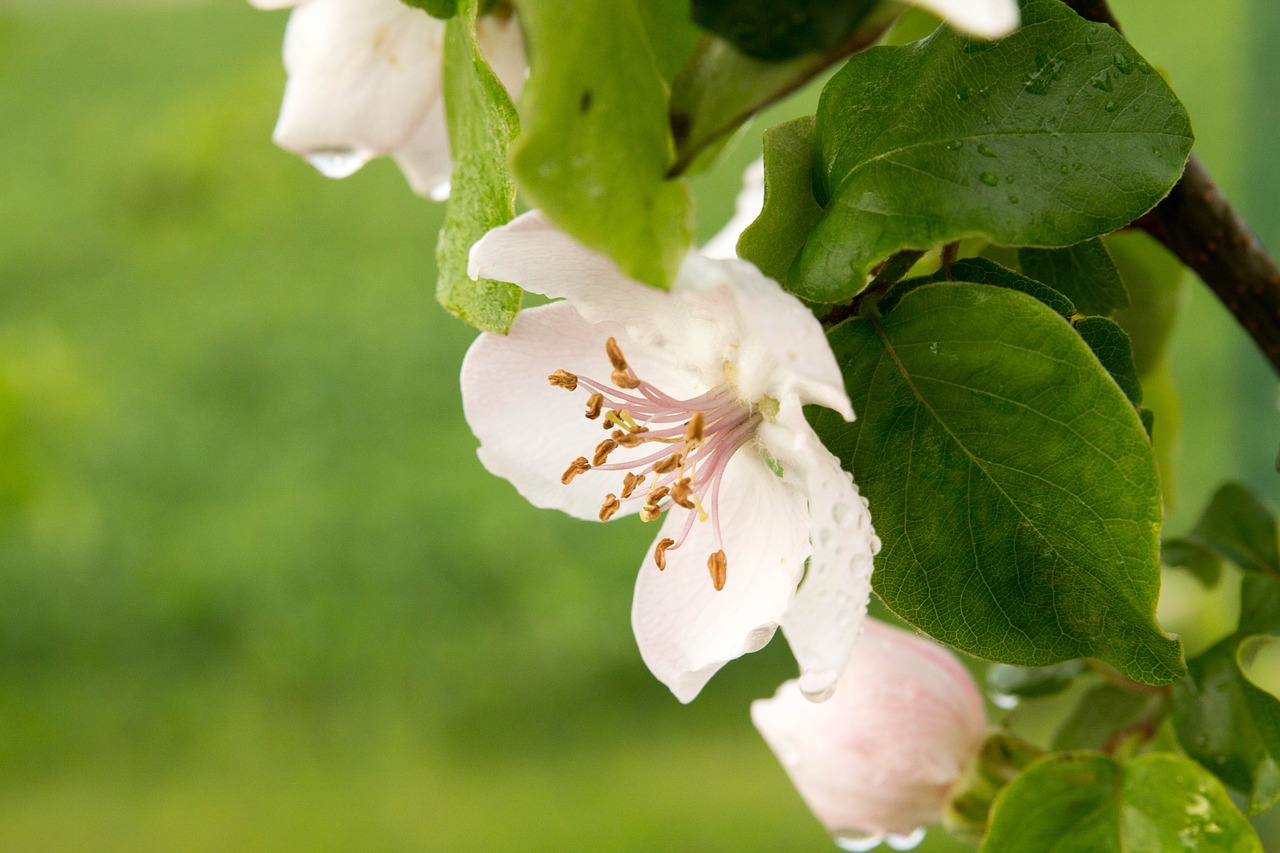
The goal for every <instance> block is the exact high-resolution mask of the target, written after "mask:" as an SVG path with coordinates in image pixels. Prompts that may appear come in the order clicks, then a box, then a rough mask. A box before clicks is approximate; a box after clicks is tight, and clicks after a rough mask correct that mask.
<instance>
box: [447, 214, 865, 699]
mask: <svg viewBox="0 0 1280 853" xmlns="http://www.w3.org/2000/svg"><path fill="white" fill-rule="evenodd" d="M470 272H471V275H472V276H476V277H479V276H483V277H485V278H492V279H498V280H502V281H513V282H516V283H517V284H519V285H520V286H521V287H523V288H524V289H525V290H529V291H532V292H534V293H540V294H544V295H546V296H549V297H554V298H558V299H559V300H560V301H557V302H553V303H552V304H550V305H545V306H541V307H537V308H531V309H528V310H526V311H523V312H521V314H520V315H519V316H518V317H517V318H516V320H515V323H514V324H513V325H512V327H511V330H510V333H509V334H508V335H506V336H501V335H493V334H482V335H481V336H480V337H479V338H478V339H477V340H476V342H475V343H474V344H473V345H472V347H471V349H470V350H469V351H468V353H467V356H466V359H465V360H464V362H463V366H462V399H463V408H464V411H465V413H466V417H467V422H468V423H469V424H470V425H471V428H472V430H473V431H474V432H475V433H476V435H477V436H478V437H479V439H480V442H481V446H480V449H479V456H480V459H481V461H482V462H483V463H484V465H485V467H486V468H488V469H489V470H490V471H491V472H493V473H494V474H497V475H498V476H501V477H505V478H506V479H508V480H510V481H511V482H512V484H513V485H515V487H516V489H517V490H519V492H520V493H521V494H522V495H523V496H524V497H525V498H527V499H528V500H529V501H530V502H532V503H533V504H535V505H537V506H539V507H546V508H556V509H561V510H563V511H565V512H567V513H569V514H570V515H573V516H576V517H578V518H584V519H597V518H598V519H600V520H602V521H608V520H609V519H611V518H615V517H620V516H623V515H628V514H633V513H635V514H639V515H640V518H641V520H642V521H657V520H658V519H660V518H662V517H663V516H665V519H663V521H662V526H661V529H660V531H659V532H658V535H657V538H656V541H655V542H654V545H653V546H652V547H651V548H650V550H649V553H648V555H647V557H646V558H645V560H644V561H643V563H642V565H641V568H640V574H639V577H638V579H637V581H636V590H635V599H634V604H633V608H632V626H633V628H634V630H635V634H636V640H637V643H638V645H639V647H640V652H641V655H642V657H643V658H644V660H645V662H646V664H648V666H649V668H650V669H651V670H652V671H653V673H654V674H655V675H656V676H657V677H658V678H659V679H660V680H661V681H663V682H664V683H665V684H667V685H668V686H669V687H670V688H671V690H672V692H673V693H674V694H675V695H676V697H677V698H678V699H680V701H682V702H688V701H690V700H691V699H693V698H694V696H696V695H697V694H698V692H699V691H700V690H701V689H702V687H703V685H704V684H705V683H706V682H707V681H708V680H709V679H710V678H711V676H712V675H713V674H714V673H715V672H716V671H717V670H718V669H719V668H720V667H721V666H722V665H723V664H724V663H726V662H727V661H729V660H732V659H734V658H737V657H739V656H741V655H743V654H745V653H747V652H751V651H755V650H757V649H759V648H761V647H762V646H764V645H765V644H766V643H767V642H768V641H769V639H770V638H771V637H772V636H773V634H774V631H775V630H776V628H777V627H778V626H779V625H781V627H782V629H783V632H784V633H785V634H786V636H787V639H788V641H789V642H790V644H791V646H792V650H793V652H794V654H795V656H796V658H797V661H798V662H799V664H800V667H801V671H802V678H801V680H802V683H803V684H804V686H805V689H806V691H807V692H808V693H809V694H810V696H811V697H812V698H815V699H821V698H825V697H826V696H827V695H829V694H830V691H831V690H832V689H834V684H835V679H836V676H837V674H838V673H839V672H840V671H841V670H842V669H843V667H844V663H845V660H846V659H847V656H848V654H849V649H850V648H851V647H852V645H853V642H854V640H855V639H856V637H857V633H858V630H859V626H860V624H861V622H862V618H863V615H864V613H865V611H866V604H867V599H868V596H869V592H870V575H871V566H872V556H873V555H874V553H875V552H876V551H877V550H878V549H879V540H878V539H876V537H875V533H874V532H873V531H872V529H871V521H870V516H869V514H868V512H867V505H866V501H865V500H864V499H863V498H861V497H860V496H859V495H858V491H857V488H856V487H855V486H854V484H853V481H852V478H851V477H850V476H849V475H848V474H847V473H845V472H844V471H843V470H842V469H841V467H840V462H839V460H837V459H836V458H835V457H834V456H832V455H831V454H830V453H829V452H828V451H827V450H826V448H824V447H823V445H822V443H821V442H820V441H819V440H818V437H817V435H816V434H815V433H814V431H813V429H812V428H811V427H810V426H809V424H808V422H807V421H806V420H805V417H804V414H803V412H802V410H801V406H802V404H805V403H817V404H820V405H823V406H826V407H828V408H831V409H834V410H836V411H837V412H839V413H840V414H841V415H843V416H844V417H845V418H846V419H848V420H851V419H852V418H853V409H852V407H851V405H850V402H849V397H848V394H847V393H846V392H845V389H844V383H843V381H842V378H841V375H840V371H839V368H838V367H837V365H836V361H835V357H834V356H833V355H832V353H831V349H830V347H829V346H828V344H827V340H826V337H825V335H824V334H823V331H822V328H821V326H820V325H819V323H818V322H817V320H815V319H814V317H813V315H812V314H811V313H810V312H809V311H808V310H807V309H806V308H805V307H804V306H803V305H802V304H801V303H800V302H799V301H798V300H796V299H795V298H794V297H792V296H791V295H789V294H787V293H786V292H784V291H783V290H782V288H781V287H780V286H779V285H778V284H777V283H776V282H774V281H772V280H770V279H768V278H766V277H764V276H763V275H762V274H761V273H760V272H759V271H758V270H757V269H756V268H755V267H754V266H752V265H750V264H747V263H744V262H741V261H717V260H712V259H709V258H705V257H702V256H701V255H698V254H696V253H690V254H689V255H688V257H687V258H686V260H685V262H684V264H683V266H682V268H681V270H680V273H679V275H678V277H677V280H676V282H675V285H674V286H673V288H672V289H671V291H670V292H664V291H660V290H656V289H654V288H651V287H648V286H646V285H643V284H640V283H639V282H636V281H634V280H631V279H629V278H627V277H626V276H625V275H623V274H622V273H621V272H620V271H619V270H618V268H617V266H615V265H614V263H613V262H612V261H611V260H610V259H608V258H606V257H605V256H603V255H600V254H597V253H595V252H593V251H591V250H589V249H587V248H586V247H584V246H582V245H581V244H579V243H577V242H576V241H574V240H573V239H572V238H570V237H568V236H567V235H565V234H563V233H562V232H560V231H558V230H556V229H555V228H554V227H552V226H551V225H550V224H549V223H547V221H546V220H545V219H544V218H543V217H542V216H541V215H540V214H539V213H537V212H532V213H528V214H525V215H523V216H520V217H518V218H517V219H515V220H514V221H512V222H511V223H509V224H508V225H505V226H503V227H501V228H497V229H495V230H493V231H490V232H489V233H488V234H487V235H486V236H485V237H484V238H483V239H481V240H480V242H479V243H477V244H476V245H475V247H474V248H473V249H472V251H471V269H470ZM602 427H603V430H602ZM806 559H808V561H809V563H808V570H807V572H806V569H805V561H806ZM802 576H804V578H805V579H804V583H803V584H802V585H800V587H799V590H798V591H797V585H798V584H800V581H801V577H802Z"/></svg>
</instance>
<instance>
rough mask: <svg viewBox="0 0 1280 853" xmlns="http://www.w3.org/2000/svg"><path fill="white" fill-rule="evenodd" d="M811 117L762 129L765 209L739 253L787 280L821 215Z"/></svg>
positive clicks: (776, 277)
mask: <svg viewBox="0 0 1280 853" xmlns="http://www.w3.org/2000/svg"><path fill="white" fill-rule="evenodd" d="M812 168H813V116H804V117H802V118H798V119H795V120H794V121H789V122H787V123H785V124H780V125H777V126H776V127H771V128H769V129H768V130H766V131H765V132H764V208H763V209H762V210H761V211H760V215H759V216H758V217H757V218H756V221H755V222H752V223H751V224H750V225H749V226H747V228H746V230H744V231H743V232H742V236H740V237H739V238H738V255H739V256H741V257H743V258H746V259H747V260H748V261H751V262H752V263H753V264H755V265H756V266H757V267H759V268H760V271H761V272H762V273H764V274H765V275H767V276H769V277H770V278H772V279H774V280H775V281H778V282H785V281H786V277H787V270H788V268H790V266H791V262H792V261H793V260H795V256H796V254H797V253H798V252H799V251H800V247H801V246H803V245H804V238H805V236H806V235H807V234H808V233H809V229H810V228H812V227H813V224H814V223H815V222H817V221H818V217H820V216H821V215H822V208H820V207H818V203H817V202H816V201H814V200H813V183H812V181H811V179H810V175H811V174H812Z"/></svg>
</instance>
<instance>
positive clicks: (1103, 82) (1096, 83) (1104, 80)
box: [1089, 69, 1116, 92]
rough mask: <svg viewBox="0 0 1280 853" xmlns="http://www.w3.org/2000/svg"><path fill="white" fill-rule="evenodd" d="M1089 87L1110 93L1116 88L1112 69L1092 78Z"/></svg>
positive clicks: (1100, 72)
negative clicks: (1112, 77)
mask: <svg viewBox="0 0 1280 853" xmlns="http://www.w3.org/2000/svg"><path fill="white" fill-rule="evenodd" d="M1089 85H1090V86H1092V87H1093V88H1095V89H1097V90H1098V91H1099V92H1110V91H1111V90H1112V89H1114V88H1115V87H1116V84H1115V82H1113V81H1112V79H1111V69H1107V70H1106V71H1099V72H1098V73H1097V74H1095V75H1093V76H1092V77H1090V78H1089Z"/></svg>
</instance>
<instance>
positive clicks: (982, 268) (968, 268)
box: [779, 258, 1075, 317]
mask: <svg viewBox="0 0 1280 853" xmlns="http://www.w3.org/2000/svg"><path fill="white" fill-rule="evenodd" d="M948 280H950V281H970V282H973V283H974V284H992V285H995V286H996V287H1007V288H1009V289H1010V290H1016V291H1018V292H1019V293H1025V294H1027V295H1028V296H1030V297H1032V298H1033V299H1038V300H1039V301H1041V302H1043V303H1044V304H1045V305H1047V306H1049V308H1050V309H1051V310H1052V311H1053V312H1054V313H1056V314H1060V315H1062V316H1063V317H1066V316H1069V315H1071V314H1074V313H1075V306H1074V305H1072V304H1071V300H1070V299H1067V297H1065V296H1063V295H1062V294H1061V293H1059V292H1058V291H1056V290H1054V289H1053V288H1052V287H1049V286H1048V285H1045V284H1041V283H1040V282H1038V281H1036V280H1035V279H1033V278H1027V277H1026V276H1025V275H1021V274H1020V273H1016V272H1014V271H1013V270H1011V269H1009V268H1008V267H1003V266H1001V265H1000V264H998V263H996V262H995V261H992V260H988V259H987V258H961V259H960V260H958V261H956V262H955V263H954V264H952V265H951V278H950V279H948V278H947V273H946V270H938V271H937V272H935V273H932V274H930V275H927V276H922V277H920V278H912V279H907V280H906V281H903V282H900V283H899V284H898V285H896V286H895V287H894V288H893V289H892V290H890V291H889V293H887V294H886V295H885V297H884V298H883V299H881V300H880V312H881V313H882V314H887V313H888V312H890V311H892V310H893V306H895V305H897V304H898V302H899V300H901V299H902V297H904V296H906V295H907V294H908V293H910V292H911V291H912V290H915V289H916V288H917V287H920V286H921V285H924V284H929V283H930V282H935V281H948ZM779 281H781V279H779Z"/></svg>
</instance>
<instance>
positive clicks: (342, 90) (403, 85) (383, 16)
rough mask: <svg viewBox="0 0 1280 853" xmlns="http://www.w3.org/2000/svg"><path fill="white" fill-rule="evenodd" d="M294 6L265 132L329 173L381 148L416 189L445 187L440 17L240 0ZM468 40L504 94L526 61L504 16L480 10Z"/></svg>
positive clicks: (395, 3) (369, 4) (392, 1)
mask: <svg viewBox="0 0 1280 853" xmlns="http://www.w3.org/2000/svg"><path fill="white" fill-rule="evenodd" d="M249 2H251V3H252V4H253V5H255V6H257V7H259V8H262V9H276V8H282V7H285V6H295V7H296V8H295V9H294V10H293V12H292V14H291V15H290V16H289V24H288V27H287V28H286V29H285V34H284V66H285V70H286V71H287V72H288V74H289V80H288V82H287V83H286V84H285V90H284V103H283V104H281V107H280V118H279V120H278V121H277V122H276V128H275V131H274V133H273V138H274V139H275V142H276V144H277V145H279V146H280V147H281V148H284V149H287V150H289V151H293V152H294V153H296V154H299V155H301V156H302V157H304V158H306V160H307V161H308V162H309V163H311V165H313V166H315V167H316V168H317V169H319V170H320V172H322V173H323V174H325V175H327V176H328V177H331V178H345V177H347V176H348V175H350V174H352V173H354V172H355V171H356V170H357V169H359V168H360V167H361V166H363V165H364V164H365V163H367V162H368V161H369V160H371V159H373V158H374V157H379V156H382V155H390V156H391V157H393V158H394V159H395V161H396V163H397V164H398V165H399V166H400V169H401V171H403V172H404V174H405V177H406V178H407V179H408V180H409V185H410V186H411V187H412V188H413V191H414V192H416V193H418V194H419V195H430V196H431V197H432V198H435V199H437V200H440V199H444V198H447V197H448V195H449V173H450V170H451V169H452V165H453V161H452V159H451V158H450V155H449V131H448V127H447V125H446V122H445V112H444V97H443V95H442V93H441V89H442V79H441V75H442V71H443V53H444V26H445V25H444V21H441V20H438V19H436V18H433V17H431V16H430V15H428V14H427V13H426V12H424V11H422V10H421V9H414V8H411V7H409V6H406V5H405V4H404V3H402V2H400V0H249ZM476 40H477V42H478V43H479V45H480V48H481V50H482V51H483V52H484V54H485V57H486V58H487V59H488V60H489V64H490V66H491V67H492V68H493V72H494V74H496V75H497V77H498V79H499V80H501V81H502V84H503V85H504V86H506V88H507V91H508V92H511V93H512V96H513V97H514V96H515V95H516V94H518V93H519V90H520V88H521V86H523V85H524V79H525V72H526V69H527V67H528V63H527V61H526V60H525V53H524V43H523V42H522V41H521V35H520V28H519V26H518V25H517V23H516V20H515V18H514V17H513V16H510V15H508V16H505V17H501V16H496V15H486V16H484V17H482V18H480V19H479V20H478V21H477V22H476Z"/></svg>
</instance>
